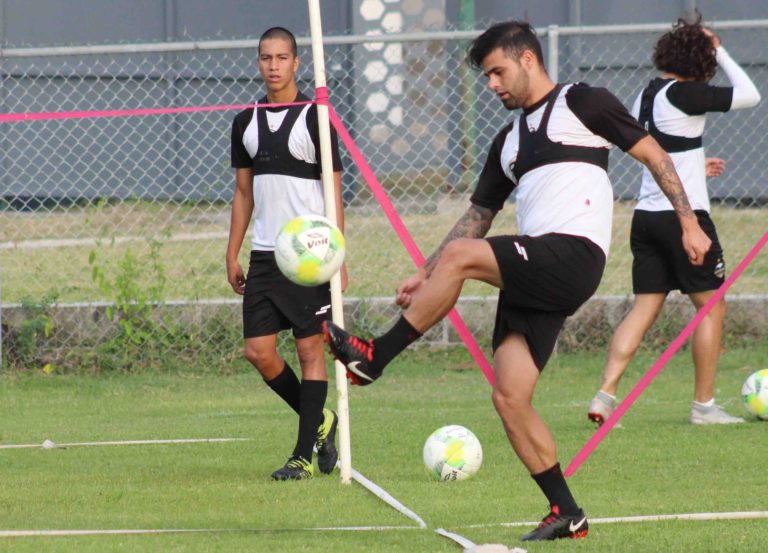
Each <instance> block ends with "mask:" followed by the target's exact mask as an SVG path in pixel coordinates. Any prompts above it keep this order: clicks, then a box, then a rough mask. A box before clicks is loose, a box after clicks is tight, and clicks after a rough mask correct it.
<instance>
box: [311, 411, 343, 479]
mask: <svg viewBox="0 0 768 553" xmlns="http://www.w3.org/2000/svg"><path fill="white" fill-rule="evenodd" d="M338 424H339V416H338V415H337V414H336V412H335V411H331V410H330V409H323V423H322V424H321V425H320V427H319V428H318V429H317V440H316V441H315V445H316V446H317V468H319V469H320V472H322V473H323V474H330V473H331V472H333V469H334V467H335V466H336V461H338V460H339V452H338V451H337V450H336V443H335V441H336V427H337V426H338Z"/></svg>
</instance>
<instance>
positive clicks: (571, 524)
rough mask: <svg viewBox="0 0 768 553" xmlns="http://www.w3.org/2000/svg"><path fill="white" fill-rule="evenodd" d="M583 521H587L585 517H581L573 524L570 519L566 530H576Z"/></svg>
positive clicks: (582, 524)
mask: <svg viewBox="0 0 768 553" xmlns="http://www.w3.org/2000/svg"><path fill="white" fill-rule="evenodd" d="M585 522H587V517H584V518H582V519H581V520H580V521H579V522H577V523H576V524H574V523H573V521H571V523H570V524H569V525H568V530H570V531H571V532H575V531H576V530H578V529H579V528H581V527H582V526H584V523H585Z"/></svg>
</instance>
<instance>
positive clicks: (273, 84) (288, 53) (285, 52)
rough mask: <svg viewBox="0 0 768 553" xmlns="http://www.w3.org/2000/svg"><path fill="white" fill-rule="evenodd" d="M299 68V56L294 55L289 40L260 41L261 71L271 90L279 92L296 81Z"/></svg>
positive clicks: (272, 39)
mask: <svg viewBox="0 0 768 553" xmlns="http://www.w3.org/2000/svg"><path fill="white" fill-rule="evenodd" d="M298 68H299V58H298V57H297V56H294V55H293V49H292V48H291V42H290V41H289V40H286V39H284V38H268V39H266V40H262V41H261V42H260V43H259V73H261V76H262V77H263V78H264V82H265V83H266V86H267V90H269V91H270V92H279V91H281V90H283V89H284V88H285V87H287V86H288V85H289V84H291V83H292V82H294V79H295V75H296V70H297V69H298Z"/></svg>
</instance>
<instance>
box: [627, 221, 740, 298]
mask: <svg viewBox="0 0 768 553" xmlns="http://www.w3.org/2000/svg"><path fill="white" fill-rule="evenodd" d="M696 218H697V219H698V220H699V225H700V226H701V229H702V230H703V231H704V232H705V233H706V234H707V236H709V239H710V240H712V247H711V248H710V249H709V252H707V255H706V256H705V257H704V264H703V265H700V266H696V265H692V264H691V262H690V261H689V260H688V254H687V253H685V250H684V249H683V241H682V239H681V237H682V233H683V231H682V229H681V228H680V221H679V220H678V219H677V214H676V213H675V212H674V211H643V210H637V209H636V210H635V214H634V215H633V216H632V232H631V235H630V241H629V243H630V246H631V247H632V256H633V261H632V289H633V291H634V293H635V294H654V293H667V292H670V291H671V290H680V291H681V292H682V293H683V294H691V293H694V292H706V291H709V290H717V289H718V288H719V287H720V285H721V284H722V283H723V282H724V281H725V261H724V260H723V248H722V247H721V246H720V241H719V240H718V238H717V232H716V230H715V224H714V223H713V222H712V219H710V217H709V213H707V212H706V211H698V210H697V211H696Z"/></svg>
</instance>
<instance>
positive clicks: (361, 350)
mask: <svg viewBox="0 0 768 553" xmlns="http://www.w3.org/2000/svg"><path fill="white" fill-rule="evenodd" d="M323 336H324V338H325V342H326V343H327V344H328V346H329V347H330V349H331V353H332V354H333V356H334V357H335V358H336V360H338V361H340V362H341V364H342V365H344V366H345V367H346V368H347V377H349V380H350V381H351V382H352V384H355V385H357V386H367V385H368V384H370V383H371V382H373V381H374V380H376V379H377V378H379V377H380V376H381V371H378V372H377V371H375V370H373V369H371V367H370V363H371V361H372V360H373V341H372V340H369V341H367V342H366V341H364V340H362V339H361V338H358V337H357V336H354V335H352V334H349V333H348V332H347V331H346V330H344V329H343V328H341V327H339V326H337V325H335V324H333V322H332V321H323Z"/></svg>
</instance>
